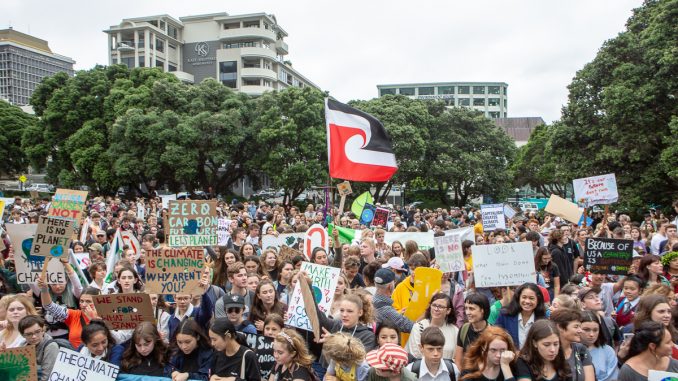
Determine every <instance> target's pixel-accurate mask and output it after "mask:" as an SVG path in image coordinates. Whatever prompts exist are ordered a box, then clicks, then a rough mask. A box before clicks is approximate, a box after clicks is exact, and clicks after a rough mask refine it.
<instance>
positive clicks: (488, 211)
mask: <svg viewBox="0 0 678 381" xmlns="http://www.w3.org/2000/svg"><path fill="white" fill-rule="evenodd" d="M480 214H481V215H482V220H483V231H486V232H491V231H495V230H497V229H501V230H506V219H505V218H504V204H485V205H480Z"/></svg>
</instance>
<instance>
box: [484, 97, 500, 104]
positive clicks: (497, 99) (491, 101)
mask: <svg viewBox="0 0 678 381" xmlns="http://www.w3.org/2000/svg"><path fill="white" fill-rule="evenodd" d="M499 104H500V100H499V98H489V99H488V100H487V105H488V106H499Z"/></svg>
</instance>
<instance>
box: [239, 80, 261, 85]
mask: <svg viewBox="0 0 678 381" xmlns="http://www.w3.org/2000/svg"><path fill="white" fill-rule="evenodd" d="M242 85H243V86H259V85H261V80H260V79H259V78H256V79H245V78H243V80H242Z"/></svg>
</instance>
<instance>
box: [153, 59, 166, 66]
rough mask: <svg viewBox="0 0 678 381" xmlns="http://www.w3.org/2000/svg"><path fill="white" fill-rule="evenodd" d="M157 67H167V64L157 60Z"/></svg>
mask: <svg viewBox="0 0 678 381" xmlns="http://www.w3.org/2000/svg"><path fill="white" fill-rule="evenodd" d="M155 67H165V63H164V62H162V61H160V60H155Z"/></svg>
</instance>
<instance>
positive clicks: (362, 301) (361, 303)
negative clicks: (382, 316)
mask: <svg viewBox="0 0 678 381" xmlns="http://www.w3.org/2000/svg"><path fill="white" fill-rule="evenodd" d="M369 296H371V294H369V292H368V291H365V290H363V289H353V290H351V293H350V294H348V295H344V297H343V298H342V302H344V301H347V302H351V303H353V304H355V305H356V306H357V307H358V309H361V310H363V314H362V316H360V319H359V320H358V322H359V323H362V324H371V323H374V321H375V312H374V305H372V302H371V301H370V299H369Z"/></svg>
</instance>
